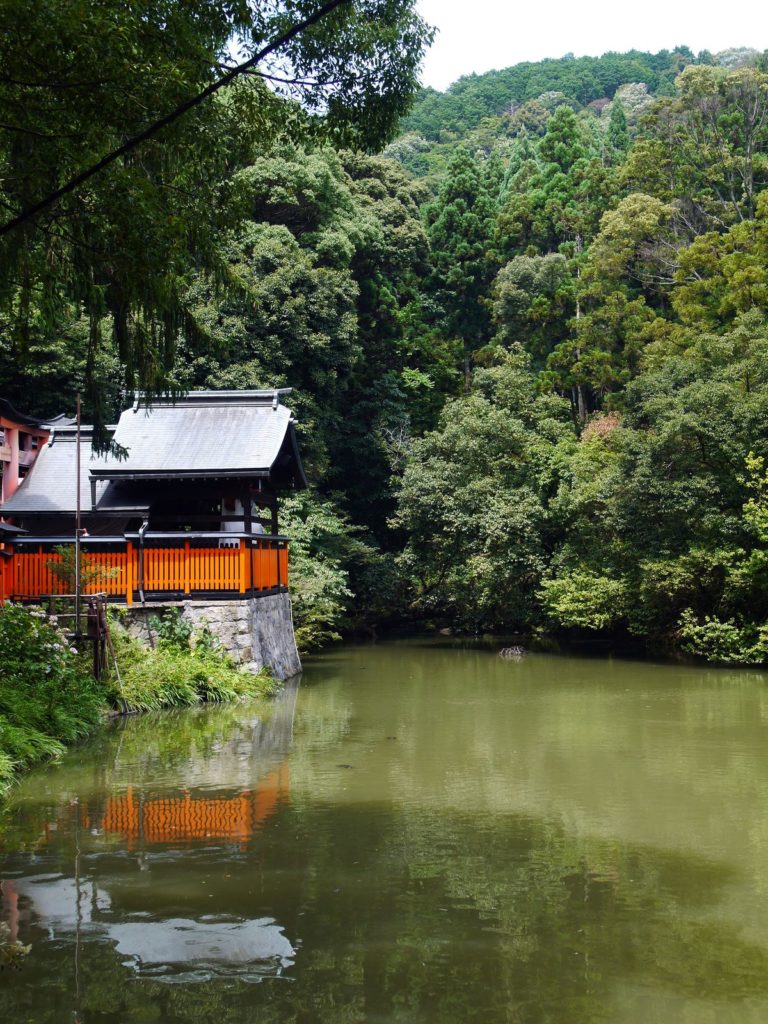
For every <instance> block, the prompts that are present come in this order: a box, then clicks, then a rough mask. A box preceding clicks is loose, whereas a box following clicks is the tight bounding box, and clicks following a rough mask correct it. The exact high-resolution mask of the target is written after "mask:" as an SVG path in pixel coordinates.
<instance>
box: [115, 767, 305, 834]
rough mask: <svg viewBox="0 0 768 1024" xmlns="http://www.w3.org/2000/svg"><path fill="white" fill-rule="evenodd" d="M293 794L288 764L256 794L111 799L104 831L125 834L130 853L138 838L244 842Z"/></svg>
mask: <svg viewBox="0 0 768 1024" xmlns="http://www.w3.org/2000/svg"><path fill="white" fill-rule="evenodd" d="M289 792H290V785H289V774H288V765H287V764H284V765H281V766H280V767H279V768H276V769H275V770H274V771H272V772H270V773H269V775H267V776H265V778H264V779H263V780H262V782H261V783H260V784H259V785H258V786H257V787H256V789H253V790H246V791H245V792H243V793H240V794H239V795H238V796H234V797H202V796H201V797H195V796H191V795H190V794H189V793H185V794H184V796H181V797H150V798H146V799H145V798H143V797H142V796H136V795H135V794H134V792H133V789H132V787H130V786H129V787H128V791H127V793H126V794H125V795H124V796H113V797H110V798H109V799H108V800H107V802H106V806H105V809H104V814H103V815H102V818H101V827H102V829H103V830H104V831H105V832H117V833H119V834H120V835H122V836H124V837H125V839H126V841H127V844H128V849H132V848H133V846H134V845H135V843H136V840H138V839H141V840H143V841H145V842H149V843H168V842H174V841H179V840H186V841H192V840H197V839H209V838H210V839H231V840H233V841H236V842H240V843H241V844H242V843H245V841H246V840H247V839H249V838H250V837H251V836H252V835H253V834H254V832H256V831H257V830H258V829H259V828H260V826H261V825H262V824H263V823H264V822H265V821H266V820H267V818H269V817H270V816H271V815H272V814H273V813H274V811H275V809H276V808H277V806H278V804H279V803H281V802H282V801H283V800H285V799H287V797H288V794H289Z"/></svg>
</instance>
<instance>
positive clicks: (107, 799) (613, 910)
mask: <svg viewBox="0 0 768 1024" xmlns="http://www.w3.org/2000/svg"><path fill="white" fill-rule="evenodd" d="M766 678H767V677H766V676H764V675H763V674H761V673H758V672H746V671H741V672H738V671H722V670H715V669H702V668H698V667H691V666H676V665H666V664H652V663H648V662H632V661H627V660H619V659H611V658H605V659H598V658H587V657H584V658H575V657H565V656H554V655H545V654H529V655H527V656H525V657H523V658H520V659H504V658H500V657H499V656H498V653H497V651H496V649H493V648H485V649H470V648H462V647H459V646H455V645H452V644H450V643H446V644H438V643H431V642H425V643H418V642H397V643H387V644H380V645H369V646H355V647H345V648H338V649H335V650H333V651H331V652H330V653H328V654H326V655H323V656H321V657H318V658H316V659H314V660H313V661H312V662H311V663H310V664H309V665H308V666H307V669H306V671H305V674H304V677H303V680H302V681H301V685H300V686H298V685H294V686H291V687H289V688H288V689H286V691H285V692H284V694H283V695H282V696H281V697H280V698H279V699H278V700H277V701H276V702H275V703H274V704H272V705H269V706H265V707H260V706H254V705H240V706H238V707H218V708H207V709H200V710H195V711H187V712H181V713H169V714H165V715H147V716H144V717H142V718H136V719H130V720H127V721H120V722H117V723H115V725H114V726H113V727H111V728H109V729H105V730H104V731H102V733H100V734H99V736H98V737H96V738H95V739H93V740H92V741H90V742H88V743H87V744H84V745H82V746H81V747H79V748H77V749H75V750H72V751H70V752H69V754H68V755H67V756H66V757H65V759H64V760H63V762H62V763H61V764H60V765H57V766H55V767H49V768H45V769H40V770H38V771H36V772H34V773H32V774H31V775H29V776H28V777H27V778H26V779H25V780H24V781H23V782H22V784H21V785H20V786H19V787H18V788H17V789H16V790H15V791H14V793H13V796H12V799H11V801H10V803H9V806H8V807H7V809H6V811H5V815H4V817H3V819H2V833H1V834H0V878H2V879H3V883H2V921H3V922H4V924H2V925H0V928H2V930H3V931H4V933H5V939H6V948H8V943H9V942H19V943H20V944H21V945H22V946H24V947H27V946H28V947H29V950H28V952H27V951H21V952H18V954H14V955H12V956H10V957H9V956H8V955H7V954H6V958H5V959H6V961H7V962H6V963H5V966H4V968H3V970H2V971H0V1007H1V1008H2V1011H3V1013H2V1020H3V1021H6V1020H7V1021H9V1022H11V1021H13V1022H17V1021H18V1022H22V1021H23V1022H34V1024H43V1022H57V1024H58V1022H61V1021H78V1022H96V1021H99V1022H106V1024H118V1022H119V1024H125V1022H149V1021H151V1022H161V1024H162V1022H166V1021H169V1022H170V1021H174V1022H175V1021H190V1022H191V1021H195V1022H206V1024H207V1022H210V1024H222V1022H224V1024H226V1022H231V1024H241V1022H243V1024H245V1022H259V1024H260V1022H268V1024H271V1022H275V1024H278V1022H280V1024H285V1022H293V1021H295V1022H323V1024H325V1022H327V1024H339V1022H341V1024H352V1022H414V1024H416V1022H419V1024H422V1022H435V1024H437V1022H439V1024H454V1022H455V1024H466V1022H468V1021H482V1022H484V1024H497V1022H514V1024H534V1022H536V1024H538V1022H541V1024H544V1022H547V1024H585V1022H593V1021H610V1022H611V1024H650V1022H671V1021H675V1022H678V1021H681V1022H684V1024H688V1022H690V1024H694V1022H695V1024H714V1022H717V1024H720V1022H727V1024H737V1022H738V1024H752V1022H754V1024H757V1022H758V1021H759V1022H761V1024H762V1022H764V1021H766V1020H768V688H766Z"/></svg>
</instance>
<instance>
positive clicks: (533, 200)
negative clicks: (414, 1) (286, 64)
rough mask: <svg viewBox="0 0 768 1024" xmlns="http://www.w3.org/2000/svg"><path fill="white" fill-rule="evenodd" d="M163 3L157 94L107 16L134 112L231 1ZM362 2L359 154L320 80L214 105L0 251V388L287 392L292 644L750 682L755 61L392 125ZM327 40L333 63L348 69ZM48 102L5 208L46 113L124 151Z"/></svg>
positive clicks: (767, 656) (765, 313)
mask: <svg viewBox="0 0 768 1024" xmlns="http://www.w3.org/2000/svg"><path fill="white" fill-rule="evenodd" d="M12 6H13V5H12ZM45 6H46V7H48V6H51V5H50V4H46V5H45ZM56 6H57V5H55V4H54V5H53V7H56ZM163 6H164V5H158V10H159V9H160V8H161V7H163ZM176 6H177V8H178V18H179V19H180V22H183V27H184V32H185V33H186V35H184V36H183V38H184V39H186V40H187V41H188V42H189V44H190V45H189V53H188V55H187V62H186V64H184V66H183V68H182V69H181V70H180V71H179V72H178V75H177V77H174V75H173V74H172V73H171V68H170V65H169V64H168V61H170V58H169V57H168V55H167V54H166V53H165V52H164V51H162V47H159V48H158V44H157V38H156V37H155V36H154V35H152V33H148V32H147V28H146V22H143V21H142V22H141V24H140V25H139V27H138V28H137V25H136V24H132V25H128V26H127V27H125V32H126V33H127V36H130V33H131V32H134V35H135V34H136V32H138V36H139V38H138V41H137V39H136V38H134V39H133V45H135V46H144V47H145V48H147V56H146V61H147V66H148V67H151V68H154V69H157V68H159V69H160V70H159V71H157V74H156V76H155V79H156V80H155V84H154V86H152V88H154V89H155V93H153V97H154V98H153V103H158V102H159V101H158V100H157V98H156V97H157V89H158V88H160V87H162V89H165V90H166V94H167V97H168V98H173V97H174V96H176V95H177V93H183V84H184V76H185V75H186V76H187V84H188V83H189V81H198V80H199V71H197V70H194V68H195V67H196V65H195V63H194V62H195V59H196V56H195V55H196V53H197V51H198V50H200V48H201V47H202V46H203V42H204V43H205V46H206V47H208V49H209V50H210V51H215V50H216V47H217V46H219V47H220V45H221V39H222V38H226V35H227V33H228V32H230V31H231V24H230V23H229V22H228V20H227V19H228V18H229V17H230V14H229V12H230V11H231V8H232V5H227V4H222V5H221V9H220V11H219V14H220V18H219V21H217V22H215V23H214V24H211V25H209V26H208V27H207V28H206V29H205V32H207V33H208V34H207V36H206V38H205V39H204V40H203V41H202V42H201V40H200V38H199V37H198V36H195V33H199V32H200V31H201V29H200V25H199V22H196V21H194V19H190V21H189V22H186V21H184V16H185V11H186V9H187V8H186V7H185V6H184V5H176ZM203 6H205V7H206V9H207V10H208V11H209V14H210V11H211V10H217V9H218V8H217V6H216V5H203ZM234 6H237V5H234ZM277 6H280V5H277ZM283 6H287V7H291V5H290V4H288V5H283ZM299 6H301V5H299ZM362 6H366V5H362ZM369 6H371V7H373V8H376V7H377V6H378V7H381V8H382V9H383V8H387V10H384V11H383V13H382V11H380V12H379V14H380V15H381V16H382V18H383V19H384V21H383V23H387V22H386V17H390V19H391V16H392V14H393V12H395V13H397V16H398V17H399V18H400V21H399V22H397V24H398V25H399V32H400V34H399V35H398V34H397V33H396V32H395V30H394V29H392V32H391V33H390V36H389V37H387V39H386V40H385V41H386V45H387V46H389V48H390V51H391V52H394V53H396V54H398V55H399V56H398V60H399V62H400V63H399V64H398V63H397V60H396V61H395V63H394V64H393V65H392V67H393V68H394V71H393V75H394V76H395V80H396V82H397V83H399V85H398V87H396V88H394V89H390V91H391V92H393V93H394V95H392V96H390V98H389V100H388V103H389V105H388V106H387V107H386V112H385V110H384V107H383V106H382V107H381V116H380V117H379V118H378V120H376V119H375V118H374V120H373V121H372V122H371V124H369V125H368V126H367V128H366V130H365V131H363V129H362V127H361V118H360V116H359V110H358V108H357V106H356V100H355V95H354V88H353V87H352V86H350V90H349V96H348V97H345V96H343V95H342V96H340V97H337V98H335V99H334V100H333V101H332V102H331V103H330V105H329V102H328V97H327V96H324V97H321V98H320V100H318V101H317V107H316V109H317V110H318V111H320V112H321V113H318V114H315V113H314V111H313V107H312V104H311V102H310V101H309V100H308V98H307V96H297V95H286V94H285V92H286V90H283V91H282V92H280V91H279V90H278V91H275V90H274V89H270V88H269V87H268V86H267V84H265V80H264V79H256V80H255V81H254V80H248V81H246V82H244V83H243V84H242V85H240V86H238V87H237V89H236V90H235V91H234V93H231V94H228V95H227V94H224V96H223V97H222V98H217V99H215V100H211V101H210V102H209V104H208V107H206V108H198V112H196V113H195V114H194V115H191V121H190V122H189V123H186V124H185V123H184V122H179V126H177V127H176V128H175V129H174V132H175V136H174V138H173V139H172V142H173V145H169V146H164V145H163V144H160V143H153V144H151V145H150V146H149V149H148V155H147V156H145V157H143V158H140V157H138V156H136V157H135V158H132V159H130V160H126V161H125V162H123V163H121V164H119V165H116V166H115V167H113V168H111V169H110V170H109V171H107V172H105V173H104V175H103V177H102V178H94V179H93V182H92V183H91V184H89V185H88V186H87V187H86V188H84V189H83V190H81V191H80V192H78V193H77V194H76V196H75V197H72V198H70V199H69V200H68V202H69V204H70V205H69V206H68V207H67V208H66V209H65V210H64V213H63V214H62V213H61V212H59V214H57V213H56V211H55V210H54V212H53V213H51V214H50V215H47V219H46V220H45V222H44V224H43V226H42V227H41V226H40V224H39V223H38V224H37V225H32V226H29V225H27V226H25V227H24V229H23V231H21V232H20V233H18V234H17V235H16V236H9V238H10V241H9V240H6V242H5V248H4V249H3V250H2V252H0V257H2V266H3V268H4V271H5V273H4V277H3V281H2V290H1V291H0V317H2V320H3V325H4V333H5V336H6V339H7V340H6V343H5V344H4V345H3V348H2V351H1V352H0V392H1V393H2V394H3V395H4V397H7V398H9V399H10V400H12V401H13V402H15V403H16V404H18V405H19V407H21V408H23V409H24V410H25V411H27V412H29V413H37V414H51V413H55V412H58V411H60V408H61V406H62V405H65V406H71V405H72V404H73V397H74V394H75V392H76V390H78V389H83V390H84V391H85V392H86V393H87V394H88V396H89V399H88V401H89V414H90V415H91V416H92V417H93V418H94V419H96V420H97V421H98V422H102V423H103V422H107V421H108V420H109V419H110V418H111V417H113V416H114V415H115V413H116V411H117V409H118V408H119V405H120V401H121V399H120V392H121V389H123V388H126V387H128V388H132V387H135V386H142V387H145V388H148V389H149V391H150V393H159V392H162V391H164V390H168V389H170V390H183V389H187V388H193V387H212V388H219V387H227V388H238V387H240V388H249V387H269V386H274V385H281V386H283V385H289V386H292V387H293V388H294V389H295V390H294V393H293V395H292V398H291V405H292V407H293V408H294V409H295V412H296V414H297V416H298V418H299V423H300V429H301V434H302V444H303V451H304V453H305V461H306V465H307V470H308V474H309V476H310V478H311V479H312V481H313V482H314V488H313V490H312V491H311V493H309V494H308V495H302V496H297V497H295V498H291V499H289V500H288V501H287V502H286V519H287V521H286V522H285V524H284V526H285V529H286V532H288V533H289V534H290V535H291V536H292V538H293V547H292V558H293V567H294V581H295V584H294V585H295V604H296V611H297V618H298V622H299V625H300V628H301V635H302V638H303V641H304V643H305V645H307V646H311V645H312V644H317V643H322V642H323V641H324V640H326V639H328V638H329V637H332V636H334V635H337V634H338V633H340V632H343V631H344V630H347V629H350V628H361V627H368V628H377V627H381V626H383V625H395V624H399V625H402V624H404V623H407V624H413V623H429V624H433V625H439V626H451V627H453V628H455V629H458V630H462V631H467V632H478V631H489V630H493V631H507V632H510V631H514V632H535V631H540V632H544V633H549V634H561V635H570V636H574V635H578V636H582V637H583V636H598V635H599V636H604V637H613V638H626V637H627V636H632V637H635V638H639V639H643V640H646V641H648V642H649V643H651V644H653V645H654V647H655V648H659V647H661V646H665V647H666V646H670V645H674V646H677V647H681V648H683V649H684V650H686V651H688V652H691V653H695V654H699V655H702V656H705V657H707V658H710V659H712V660H721V661H737V662H757V663H760V662H764V661H766V660H768V587H767V586H766V584H767V583H768V467H767V466H766V462H765V460H766V459H768V191H766V190H765V189H766V185H767V184H768V63H766V58H765V55H760V54H757V53H754V52H752V51H747V50H744V51H730V52H727V53H724V54H720V55H716V56H713V55H711V54H708V53H704V54H699V55H698V56H694V55H693V54H692V53H691V52H690V51H689V50H687V49H685V48H679V49H677V50H675V51H671V52H670V51H664V52H662V53H660V54H655V55H653V54H647V53H640V52H632V53H629V54H608V55H606V56H604V57H601V58H578V59H575V58H571V57H568V58H563V59H561V60H557V61H543V62H541V63H539V64H527V65H518V66H516V67H513V68H509V69H507V70H504V71H498V72H492V73H490V74H487V75H478V76H470V77H468V78H465V79H462V80H461V81H460V82H458V83H456V84H455V85H454V86H452V87H451V89H449V90H448V92H447V93H444V94H439V93H436V92H434V90H422V91H421V92H420V93H419V94H418V96H417V99H416V103H415V105H414V107H413V108H412V110H411V111H410V113H408V114H407V115H406V116H405V117H403V119H402V120H401V121H400V128H399V130H398V132H395V131H394V126H395V124H396V117H399V116H400V115H401V114H403V112H404V110H405V107H406V103H407V95H408V94H409V93H410V91H412V89H413V84H414V81H415V74H416V71H415V68H416V67H417V65H418V59H419V56H420V53H421V48H422V47H423V45H425V43H426V41H427V39H428V31H427V29H426V27H425V26H422V25H418V24H417V23H415V22H413V20H411V21H408V19H409V18H411V19H412V18H413V14H412V10H411V7H412V5H411V4H408V3H395V2H394V0H391V2H390V3H380V4H378V5H377V4H376V3H374V0H370V4H369ZM171 7H174V5H171ZM390 8H391V10H390ZM57 9H58V8H57ZM128 9H130V10H133V5H127V7H126V10H128ZM94 10H96V8H94ZM160 16H161V15H160V14H159V15H158V17H160ZM162 16H163V17H164V16H165V15H164V14H163V15H162ZM211 18H213V15H211ZM213 20H214V21H215V19H213ZM387 24H388V23H387ZM391 24H392V25H395V21H391ZM414 25H416V28H414ZM347 27H348V28H349V31H348V32H347V31H346V29H345V33H343V34H342V35H341V36H340V35H339V34H338V32H337V34H336V35H335V36H334V39H336V40H338V39H340V38H341V39H342V40H343V41H344V46H345V47H346V51H345V50H344V48H342V57H343V58H344V59H348V58H349V52H350V50H355V47H358V50H359V49H360V48H362V50H363V51H365V53H364V56H366V59H368V60H369V61H370V63H371V66H372V67H378V66H380V64H378V63H377V61H376V60H375V59H372V58H371V55H370V53H369V52H368V51H367V50H365V48H366V46H368V45H369V40H368V39H367V38H365V32H364V31H363V29H362V28H360V29H359V30H360V37H361V38H362V40H363V41H362V43H361V41H360V39H358V38H357V37H356V36H355V34H354V33H355V31H357V28H359V26H357V28H356V24H353V25H352V26H351V27H349V26H347ZM64 30H66V25H65V26H61V25H60V26H59V31H64ZM417 30H418V31H417ZM50 31H51V28H50V27H48V26H43V25H42V24H41V26H40V27H39V45H41V46H43V45H44V42H45V38H46V34H49V33H50ZM205 32H204V33H203V34H205ZM384 35H386V33H384ZM127 36H126V38H127ZM417 36H418V38H416V37H417ZM110 38H112V37H111V36H109V35H104V34H102V35H101V36H100V37H98V39H97V38H96V37H95V36H94V37H93V39H92V42H91V46H92V52H91V53H90V59H91V61H92V64H93V65H94V66H95V65H96V64H98V63H99V62H101V61H103V60H104V59H105V57H104V50H105V48H106V49H107V50H109V48H110V46H113V45H114V47H116V48H117V49H118V50H119V47H120V46H121V45H122V43H121V40H122V39H123V38H124V36H121V35H120V34H119V33H117V35H116V36H115V40H116V41H115V42H114V44H113V43H110V42H109V40H110ZM325 42H326V43H327V38H326V39H325ZM153 46H154V47H155V48H156V50H157V52H155V51H153V50H152V47H153ZM408 46H410V50H408V49H407V47H408ZM306 50H307V52H306V53H304V54H303V56H302V55H299V56H297V57H296V60H297V61H298V60H300V59H305V60H306V61H311V60H315V61H316V62H317V60H318V52H319V49H318V47H314V48H313V47H312V46H307V47H306ZM323 52H324V51H323ZM356 52H357V51H356ZM158 54H159V56H158ZM4 56H5V58H6V59H5V61H4V65H3V66H4V67H5V68H6V70H8V75H7V77H6V79H4V80H3V82H2V83H0V106H2V107H3V109H4V111H6V112H7V114H8V116H7V117H5V116H4V118H3V119H2V120H5V121H9V123H16V122H14V121H13V118H15V119H18V117H19V116H20V115H19V111H20V109H21V106H22V105H23V104H22V103H21V99H20V98H19V97H20V92H19V90H20V88H21V87H20V86H18V85H14V84H13V83H11V82H10V79H11V78H14V77H15V78H18V79H22V78H23V75H22V74H21V69H20V68H19V66H18V61H17V64H16V65H14V63H13V58H14V53H13V52H11V53H7V54H5V55H4ZM198 56H199V54H198ZM342 57H340V58H339V61H341V60H342ZM360 59H361V60H362V58H360ZM110 60H111V61H112V62H113V64H114V67H113V68H112V73H113V75H114V77H116V78H119V77H120V76H121V75H122V76H123V78H125V76H126V71H125V66H126V65H125V59H124V54H121V53H119V52H115V53H112V54H111V55H110ZM163 62H166V63H163ZM14 68H15V70H14ZM65 70H66V69H63V68H62V69H61V74H62V75H63V74H64V71H65ZM86 70H87V68H86ZM331 70H332V69H331ZM336 70H338V66H337V68H336ZM79 73H80V74H81V76H82V74H83V65H82V64H81V65H80V68H79ZM326 73H327V77H329V76H330V71H329V69H326ZM409 76H410V77H409ZM106 77H108V76H105V78H106ZM318 78H322V75H318ZM385 78H386V85H387V86H388V87H390V86H391V85H392V80H393V79H392V75H387V76H385ZM150 79H151V76H150V78H145V79H143V80H142V83H141V89H138V88H137V89H136V90H135V93H136V95H135V97H134V98H135V106H136V111H138V110H140V109H143V107H142V104H144V103H145V102H146V92H145V90H146V89H149V88H150V85H149V84H148V83H149V82H150ZM158 83H159V84H158ZM380 87H381V83H380V82H378V83H377V82H374V81H373V79H372V81H371V91H372V93H373V92H375V90H376V89H379V88H380ZM109 88H111V87H109V86H105V89H106V90H107V92H108V91H109ZM122 88H123V92H125V91H126V90H128V91H129V92H130V89H131V88H133V80H132V79H130V75H128V80H126V81H123V83H122ZM21 91H22V94H23V95H22V99H24V102H27V101H28V100H29V95H28V93H24V92H23V88H22V89H21ZM38 91H39V90H38ZM73 91H75V92H76V90H73ZM131 95H133V93H131ZM67 96H68V102H69V103H70V107H71V109H70V107H67V106H66V105H65V104H56V103H53V102H51V103H50V104H48V106H46V104H45V102H43V101H41V100H39V99H37V96H36V99H35V102H36V104H37V105H36V106H35V107H34V112H35V116H36V118H37V120H36V121H35V122H34V124H35V126H36V127H35V130H36V131H38V132H39V133H40V134H41V135H42V134H45V132H44V131H43V128H44V126H45V125H46V124H49V125H50V122H51V119H52V118H53V117H54V116H55V117H58V118H60V121H61V123H58V124H56V125H55V126H54V127H55V129H56V131H55V132H54V131H53V130H51V131H49V132H48V134H50V135H57V140H56V141H55V142H51V141H50V140H45V141H43V142H39V141H38V142H33V141H30V140H29V139H27V138H26V137H25V138H20V137H19V135H18V133H17V134H15V135H14V134H13V133H9V132H8V131H5V134H4V135H3V136H2V140H0V141H2V150H1V152H0V160H1V161H2V165H3V185H2V192H3V194H2V197H0V198H2V199H3V203H4V205H5V207H6V208H8V209H11V210H13V209H16V208H18V207H19V205H21V206H23V205H24V202H25V196H26V195H28V194H30V189H31V190H32V192H34V191H35V189H37V190H38V191H39V190H40V187H42V185H44V184H45V180H46V177H45V171H46V168H48V169H50V168H51V167H58V168H62V167H66V166H69V165H71V164H72V160H73V156H72V149H73V143H72V140H71V136H76V135H77V133H78V132H81V133H82V132H84V129H83V128H82V126H81V122H82V123H83V124H87V125H88V126H89V128H88V132H89V134H88V137H87V142H88V146H89V147H91V150H92V152H94V153H96V152H99V151H100V147H103V144H104V142H105V140H107V141H108V140H109V138H111V137H112V136H113V135H114V134H115V131H117V132H118V134H120V132H124V131H126V130H128V127H126V126H123V125H121V126H118V129H119V130H118V129H115V127H114V126H112V127H110V129H109V131H107V130H106V128H105V126H104V121H103V118H109V117H111V116H113V112H112V111H110V109H108V108H105V109H104V111H103V118H97V119H96V121H95V122H94V123H93V125H92V124H91V121H89V120H88V118H89V117H91V118H92V117H93V110H92V109H91V110H90V113H89V112H88V111H86V113H85V114H84V113H83V111H82V110H81V109H80V108H77V109H76V100H75V99H72V96H71V94H69V93H68V94H67ZM347 100H348V103H347V106H346V107H345V105H344V104H345V102H346V101H347ZM14 104H15V106H14ZM81 106H82V103H81ZM49 108H50V109H49ZM121 109H123V108H121ZM125 109H127V110H128V114H129V115H130V116H134V114H133V113H132V111H133V107H132V106H131V105H130V104H129V105H128V106H127V108H125ZM392 111H394V112H395V115H396V117H395V118H394V119H393V117H392ZM329 112H330V113H329ZM321 114H322V116H321ZM330 115H333V116H330ZM114 116H115V117H117V114H114ZM121 116H122V115H121ZM135 116H136V117H138V116H139V115H138V114H135ZM334 117H335V120H334ZM66 119H69V120H68V122H67V124H68V126H69V127H68V128H67V131H65V130H64V128H63V127H62V124H63V122H64V121H65V120H66ZM78 119H79V120H78ZM70 129H71V131H70ZM393 134H395V138H394V139H392V136H393ZM194 135H196V136H197V137H198V138H199V145H192V141H193V139H192V136H194ZM176 136H178V137H176ZM387 140H392V141H389V145H388V146H387V148H386V149H385V150H384V151H383V153H382V152H381V149H382V146H383V145H384V144H385V143H386V142H387ZM46 149H47V157H46V159H47V161H48V162H47V163H45V161H42V162H41V159H42V158H41V151H42V153H43V156H45V155H46ZM190 152H192V153H193V156H190ZM377 154H378V155H377ZM25 175H26V177H25ZM49 178H50V175H49ZM9 268H10V270H9Z"/></svg>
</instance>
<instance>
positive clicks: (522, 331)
mask: <svg viewBox="0 0 768 1024" xmlns="http://www.w3.org/2000/svg"><path fill="white" fill-rule="evenodd" d="M574 301H575V288H574V280H573V278H572V276H571V273H570V269H569V266H568V261H567V260H566V258H565V256H563V255H561V254H560V253H549V254H548V255H546V256H515V258H514V259H512V260H510V262H509V263H508V264H507V265H506V266H505V267H502V269H501V270H500V271H499V273H498V275H497V277H496V280H495V281H494V284H493V319H494V323H495V324H496V326H497V327H498V329H499V334H498V335H497V339H498V340H499V341H501V342H502V343H503V344H506V345H509V344H510V343H512V342H519V343H521V344H523V345H524V346H525V348H526V350H527V351H528V352H529V353H530V354H531V355H532V356H533V358H534V360H535V361H536V363H537V364H538V365H539V366H541V365H542V363H543V361H544V360H545V359H546V357H547V355H548V354H549V353H550V351H551V350H552V348H553V347H554V345H555V344H557V343H558V342H560V340H561V339H562V337H563V336H564V335H565V334H566V332H567V326H566V325H567V322H568V320H569V319H570V318H571V316H572V315H573V312H574Z"/></svg>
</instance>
